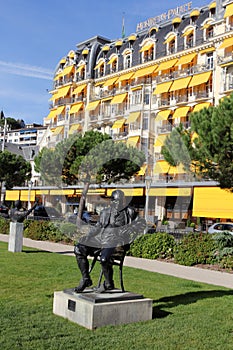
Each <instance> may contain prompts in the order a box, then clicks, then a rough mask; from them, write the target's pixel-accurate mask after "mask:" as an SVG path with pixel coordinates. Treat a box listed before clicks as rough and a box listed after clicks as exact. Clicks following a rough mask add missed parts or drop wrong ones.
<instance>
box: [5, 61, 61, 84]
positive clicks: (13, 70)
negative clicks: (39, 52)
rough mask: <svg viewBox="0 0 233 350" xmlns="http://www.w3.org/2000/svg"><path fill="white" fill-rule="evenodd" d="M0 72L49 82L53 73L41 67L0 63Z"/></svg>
mask: <svg viewBox="0 0 233 350" xmlns="http://www.w3.org/2000/svg"><path fill="white" fill-rule="evenodd" d="M0 71H2V72H7V73H10V74H14V75H20V76H25V77H31V78H39V79H46V80H51V79H53V74H54V73H53V71H51V70H50V69H47V68H43V67H37V66H30V65H27V64H22V63H13V62H4V61H0Z"/></svg>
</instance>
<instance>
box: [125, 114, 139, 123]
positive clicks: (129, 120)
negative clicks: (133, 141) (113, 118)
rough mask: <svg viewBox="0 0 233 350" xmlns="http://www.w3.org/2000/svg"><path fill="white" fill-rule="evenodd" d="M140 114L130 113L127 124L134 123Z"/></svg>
mask: <svg viewBox="0 0 233 350" xmlns="http://www.w3.org/2000/svg"><path fill="white" fill-rule="evenodd" d="M140 114H141V112H132V113H130V115H129V117H128V119H127V123H134V122H136V120H137V119H138V118H139V117H140Z"/></svg>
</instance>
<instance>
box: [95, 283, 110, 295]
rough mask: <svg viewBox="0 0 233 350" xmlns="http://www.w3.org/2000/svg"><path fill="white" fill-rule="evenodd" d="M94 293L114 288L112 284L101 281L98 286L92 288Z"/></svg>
mask: <svg viewBox="0 0 233 350" xmlns="http://www.w3.org/2000/svg"><path fill="white" fill-rule="evenodd" d="M93 289H94V292H95V293H104V292H107V291H109V290H113V289H115V286H114V284H110V285H106V284H105V282H104V283H102V284H101V285H100V286H99V287H95V288H93Z"/></svg>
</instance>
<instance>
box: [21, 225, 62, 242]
mask: <svg viewBox="0 0 233 350" xmlns="http://www.w3.org/2000/svg"><path fill="white" fill-rule="evenodd" d="M24 236H25V237H28V238H31V239H35V240H38V241H46V240H49V241H54V242H59V241H62V239H63V235H62V233H61V231H60V229H59V228H58V227H56V225H54V223H53V222H50V221H43V220H25V221H24Z"/></svg>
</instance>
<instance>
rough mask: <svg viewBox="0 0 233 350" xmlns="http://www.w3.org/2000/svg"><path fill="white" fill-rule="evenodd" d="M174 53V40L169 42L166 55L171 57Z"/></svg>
mask: <svg viewBox="0 0 233 350" xmlns="http://www.w3.org/2000/svg"><path fill="white" fill-rule="evenodd" d="M175 52H176V41H175V39H174V40H172V41H170V43H169V44H168V54H169V55H171V54H173V53H175Z"/></svg>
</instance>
